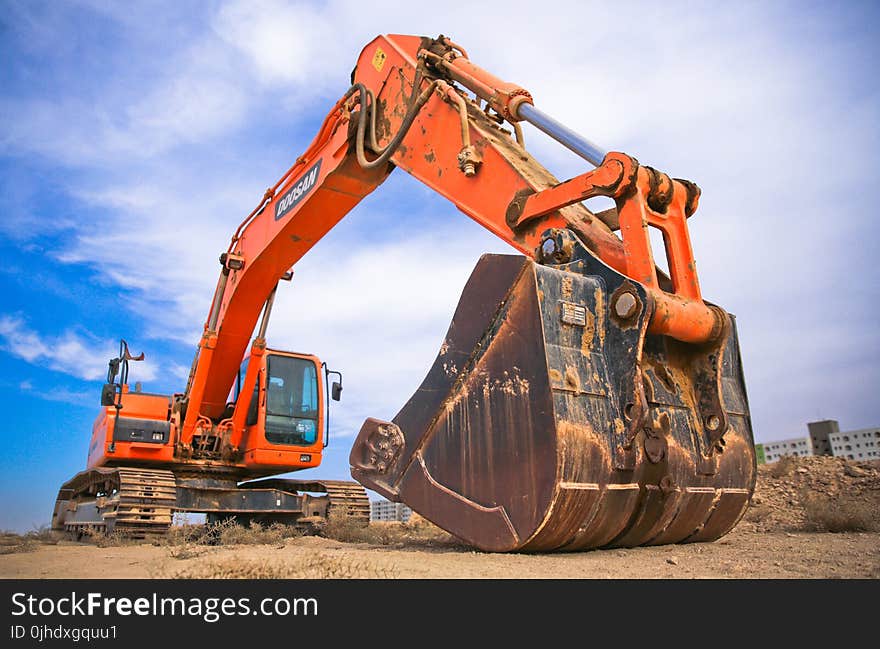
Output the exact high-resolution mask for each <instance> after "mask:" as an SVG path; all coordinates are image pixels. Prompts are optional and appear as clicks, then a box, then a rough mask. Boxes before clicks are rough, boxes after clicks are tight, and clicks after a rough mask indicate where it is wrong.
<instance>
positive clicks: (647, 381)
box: [100, 35, 755, 551]
mask: <svg viewBox="0 0 880 649" xmlns="http://www.w3.org/2000/svg"><path fill="white" fill-rule="evenodd" d="M522 121H526V122H529V123H531V124H532V125H534V126H535V127H536V128H538V129H540V130H541V131H543V132H545V133H546V134H548V135H549V136H551V137H552V138H554V139H556V140H557V141H558V142H560V143H561V144H562V145H563V146H566V147H567V148H569V149H571V150H572V151H574V152H575V153H577V154H578V155H580V156H581V157H582V158H584V159H585V161H587V162H588V163H589V164H590V166H591V167H595V168H594V169H592V168H591V169H588V170H587V171H585V172H584V173H582V174H580V175H578V176H576V177H574V178H571V179H569V180H566V181H565V182H559V181H558V180H557V179H556V178H555V177H554V176H553V175H552V174H551V173H550V172H549V171H547V169H545V168H544V167H543V166H542V165H541V164H540V163H539V162H538V161H537V160H536V159H534V158H533V157H532V155H531V154H530V153H529V152H528V151H527V150H526V148H525V145H524V142H523V137H522V129H521V127H520V122H522ZM398 167H399V168H401V169H403V170H404V171H406V172H407V173H409V174H411V175H412V176H413V177H415V178H417V179H418V180H419V181H421V182H422V183H423V184H425V185H426V186H427V187H429V188H430V189H432V190H433V191H435V192H437V193H438V194H440V195H441V196H444V197H445V198H447V199H448V200H450V201H451V202H452V203H453V204H454V205H455V206H456V207H457V208H458V209H459V210H460V211H462V212H463V213H464V214H466V215H467V216H468V217H470V218H472V219H473V220H475V221H476V222H477V223H479V224H480V225H482V226H483V227H485V228H486V229H488V230H489V231H490V232H492V233H493V234H495V235H496V236H498V237H499V238H501V239H502V240H503V241H505V242H507V243H508V244H510V245H511V246H512V247H513V248H514V249H515V250H517V251H519V252H520V253H521V254H519V255H486V256H484V257H483V258H482V259H481V260H480V262H479V264H478V265H477V267H476V269H475V270H474V272H473V274H472V276H471V278H470V280H469V281H468V284H467V286H466V287H465V290H464V293H463V294H462V297H461V300H460V302H459V305H458V308H457V310H456V313H455V316H454V318H453V321H452V324H451V325H450V328H449V331H448V333H447V336H446V339H445V340H444V342H443V344H442V345H441V349H440V353H439V355H438V357H437V360H436V361H435V363H434V366H433V367H432V368H431V370H430V372H429V373H428V376H427V377H426V378H425V380H424V382H423V384H422V386H421V387H420V388H419V390H418V391H417V392H416V394H415V395H414V396H413V397H412V398H411V399H410V401H409V402H408V403H407V404H406V405H405V406H404V407H403V409H402V410H401V411H400V412H399V413H398V414H397V416H396V417H395V418H394V419H393V421H390V422H385V421H380V420H376V419H368V420H367V421H366V422H365V424H364V426H363V427H362V429H361V431H360V433H359V435H358V437H357V439H356V441H355V443H354V445H353V448H352V450H351V455H350V464H351V472H352V476H353V477H354V478H355V479H356V480H358V481H359V482H360V483H361V484H363V485H364V486H366V487H368V488H371V489H374V490H375V491H377V492H379V493H381V494H383V495H385V496H386V497H387V498H389V499H392V500H395V501H403V502H405V503H407V504H409V505H410V506H411V507H412V508H413V509H414V510H415V511H417V512H419V513H420V514H422V515H423V516H424V517H425V518H427V519H429V520H431V521H433V522H435V523H437V524H438V525H440V526H441V527H444V528H445V529H447V530H448V531H450V532H452V533H453V534H455V535H457V536H459V537H460V538H462V539H464V540H465V541H467V542H469V543H471V544H473V545H475V546H478V547H480V548H483V549H487V550H499V551H509V550H542V551H543V550H558V549H562V550H571V549H584V548H590V547H600V546H605V545H626V546H630V545H639V544H644V543H666V542H678V541H702V540H712V539H715V538H718V537H719V536H721V535H722V534H724V533H726V532H727V531H728V530H730V529H731V528H732V527H733V525H735V524H736V522H737V520H739V518H740V517H741V516H742V514H743V513H744V511H745V508H746V507H747V505H748V501H749V498H750V496H751V493H752V491H753V489H754V481H755V456H754V444H753V440H752V433H751V424H750V419H749V412H748V403H747V399H746V393H745V385H744V381H743V376H742V369H741V363H740V356H739V347H738V339H737V335H736V327H735V322H734V319H733V318H732V316H731V315H730V314H728V313H727V312H725V311H724V310H723V309H721V308H719V307H717V306H715V305H711V304H709V303H707V302H705V301H704V300H703V297H702V293H701V289H700V285H699V281H698V278H697V273H696V264H695V261H694V255H693V251H692V247H691V241H690V236H689V233H688V227H687V219H688V218H690V217H691V216H692V215H693V214H694V213H695V211H696V209H697V206H698V203H699V195H700V191H699V188H698V187H697V186H696V185H695V184H693V183H691V182H689V181H686V180H681V179H673V178H671V177H669V176H668V175H666V174H665V173H662V172H660V171H657V170H655V169H653V168H651V167H647V166H644V165H641V164H639V162H638V161H637V160H636V159H635V158H633V157H631V156H629V155H626V154H624V153H620V152H614V151H612V152H606V151H604V150H602V149H601V148H600V147H598V146H597V145H595V144H593V143H592V142H589V141H588V140H586V139H585V138H583V137H581V136H579V135H577V134H576V133H574V132H572V131H571V130H570V129H568V128H567V127H565V126H564V125H562V124H560V123H558V122H556V121H555V120H553V119H552V118H551V117H550V116H548V115H546V114H545V113H544V112H542V111H541V110H540V109H539V108H537V107H536V106H535V102H534V100H533V98H532V96H531V94H530V93H529V92H528V91H527V90H525V89H524V88H522V87H520V86H518V85H516V84H512V83H509V82H506V81H503V80H501V79H499V78H497V77H495V76H494V75H492V74H491V73H489V72H487V71H485V70H483V69H482V68H480V67H479V66H477V65H476V64H474V63H473V62H472V61H471V60H470V58H469V57H468V55H467V53H466V52H465V50H464V49H463V48H462V47H461V46H460V45H458V44H456V43H454V42H453V41H451V40H449V39H448V38H446V37H443V36H440V37H439V38H436V39H432V38H427V37H419V36H403V35H387V36H379V37H377V38H376V39H374V40H373V41H372V42H371V43H369V44H368V45H367V46H366V47H365V48H364V50H363V52H362V53H361V55H360V57H359V59H358V62H357V66H356V67H355V69H354V71H353V72H352V78H351V86H350V88H349V89H348V90H347V91H346V92H345V93H344V94H343V96H342V97H341V98H340V99H339V101H338V102H337V103H336V104H335V105H334V106H333V108H332V109H331V111H330V112H329V113H328V115H327V117H326V119H325V120H324V122H323V124H322V126H321V128H320V130H319V132H318V135H317V136H316V137H315V140H314V141H313V142H312V144H311V145H310V146H309V148H308V149H307V150H306V152H305V153H303V154H302V155H301V156H300V157H299V158H297V159H296V162H295V163H294V165H293V166H292V167H291V168H290V169H289V170H288V171H287V172H286V173H285V174H283V175H282V177H281V178H280V179H279V180H278V182H277V183H276V184H275V185H274V186H272V187H270V188H269V189H268V190H267V191H266V193H265V195H264V196H263V198H262V200H261V201H260V203H259V204H258V206H257V207H256V208H255V209H254V211H253V212H252V213H251V214H250V215H248V217H247V218H246V219H245V220H244V221H243V222H242V223H241V225H240V226H239V227H238V229H237V230H236V232H235V234H234V235H233V237H232V239H231V242H230V245H229V247H228V249H227V250H226V252H224V253H223V254H222V255H221V257H220V262H221V272H220V276H219V279H218V282H217V286H216V290H215V293H214V298H213V300H212V303H211V307H210V309H209V311H208V316H207V319H206V321H205V326H204V332H203V334H202V338H201V340H200V342H199V347H198V351H197V353H196V357H195V359H194V361H193V366H192V370H191V372H190V376H189V380H188V383H187V387H186V390H185V392H183V393H181V394H179V395H175V397H174V399H173V403H172V404H171V407H170V409H169V415H168V417H169V423H168V426H167V428H168V430H169V431H170V432H169V435H170V439H172V440H173V443H169V445H168V446H167V448H166V450H165V455H166V456H167V457H165V456H163V457H165V461H166V463H168V462H171V463H173V462H191V461H193V460H196V459H198V458H199V453H200V449H206V448H209V447H210V448H212V449H218V448H222V451H212V452H214V453H215V455H212V456H210V460H211V461H212V462H214V461H215V460H218V459H219V460H220V461H221V463H222V462H223V461H225V462H227V463H231V464H234V465H235V470H237V471H250V472H251V473H252V474H262V475H267V474H268V473H269V472H270V471H269V470H267V466H265V465H264V464H261V462H270V460H269V459H268V458H277V457H281V456H282V455H283V451H281V450H275V449H270V451H265V450H261V449H259V448H255V447H254V444H255V442H254V436H255V435H257V436H259V435H262V434H263V433H264V432H265V434H266V435H268V434H269V431H268V428H266V430H265V431H263V429H261V428H260V429H248V428H247V427H248V425H250V424H249V422H251V421H253V420H254V419H253V412H254V408H255V407H256V406H255V400H258V402H259V408H260V409H261V410H260V412H265V413H269V411H270V410H271V409H272V407H271V404H270V405H269V406H267V405H266V396H265V395H266V385H267V384H266V381H267V375H268V374H269V373H270V372H271V364H269V365H267V361H266V356H267V354H268V356H269V358H270V359H271V357H272V354H270V353H269V352H268V351H267V350H266V345H265V331H266V322H267V320H268V316H269V312H270V310H271V306H272V301H273V298H274V294H275V290H276V287H277V285H278V282H279V281H280V280H281V279H285V278H289V277H290V276H291V274H292V268H293V267H294V265H295V264H296V263H297V261H299V259H301V258H302V257H303V255H305V254H306V253H307V252H308V251H309V250H310V249H311V248H312V246H314V245H315V244H316V243H317V242H318V241H319V240H320V239H321V238H322V237H323V236H324V235H325V234H326V233H327V232H329V231H330V230H331V229H332V228H333V226H334V225H336V223H338V222H339V221H340V220H341V219H342V218H343V217H344V216H345V215H346V214H347V213H348V212H349V211H350V210H351V209H353V208H354V207H355V206H356V205H357V203H358V202H359V201H360V200H361V199H362V198H364V197H365V196H366V195H367V194H369V193H370V192H371V191H373V190H374V189H375V188H376V187H378V186H379V185H380V184H381V183H382V182H383V181H384V180H385V178H387V177H388V175H389V174H390V173H391V172H392V171H393V170H394V169H395V168H398ZM600 196H601V197H606V198H609V199H611V200H613V201H614V203H615V208H614V209H611V210H606V211H604V212H601V213H595V214H594V213H593V212H591V211H590V210H589V209H587V207H586V206H585V205H584V201H586V200H588V199H590V198H594V197H600ZM648 228H655V229H657V230H659V231H660V232H661V233H662V235H663V240H664V244H665V250H664V253H665V257H666V260H667V262H668V268H669V275H668V276H667V275H666V274H665V273H663V272H660V271H658V269H657V264H656V263H655V259H654V252H653V250H652V248H651V242H650V238H649V234H648V232H649V230H648ZM261 310H262V312H263V318H262V322H261V324H260V326H259V329H258V333H257V335H256V337H255V338H254V339H253V341H252V340H251V336H252V334H253V332H254V330H255V328H257V322H258V319H259V317H260V312H261ZM249 345H250V347H249ZM276 355H277V353H276ZM245 357H249V358H250V364H249V365H248V366H247V368H246V370H244V369H243V368H242V367H241V363H242V359H243V358H245ZM279 362H280V361H279ZM291 362H293V361H291ZM297 362H303V363H306V365H307V366H308V364H309V363H312V364H313V365H314V367H318V361H317V359H315V358H314V357H305V356H303V357H301V358H300V361H297ZM297 367H299V366H297ZM261 377H262V378H261ZM269 379H271V377H269ZM281 383H284V381H283V380H282V381H281ZM233 388H234V394H235V395H236V398H235V400H234V402H232V403H227V397H228V395H229V394H230V391H231V390H233ZM315 390H316V391H318V388H315ZM321 394H322V398H323V391H322V390H321ZM161 406H162V404H158V405H156V406H155V407H156V408H160V407H161ZM151 407H152V406H151ZM267 408H268V410H267ZM270 414H271V413H270ZM315 417H316V419H315V424H314V425H315V426H317V428H318V429H320V428H321V427H322V426H323V420H322V419H321V417H320V416H318V415H316V416H315ZM267 421H268V420H267ZM266 425H267V426H268V423H267V424H266ZM310 425H311V424H310ZM255 431H256V432H255ZM258 433H259V435H258ZM291 434H292V433H291ZM162 435H165V432H162ZM157 439H158V438H157ZM161 439H162V440H164V439H166V438H165V437H162V438H161ZM285 439H286V438H285ZM210 440H214V441H213V442H212V441H210ZM309 440H310V442H309V443H312V444H314V445H315V447H314V449H313V450H314V453H312V452H311V450H310V452H309V453H305V454H301V456H300V457H302V458H307V459H304V460H303V461H302V462H303V463H299V464H297V463H296V462H295V460H291V462H293V463H294V464H291V467H292V468H304V467H305V466H307V465H314V464H315V463H316V462H317V461H319V457H318V456H319V453H320V448H319V445H320V439H319V438H318V439H315V438H314V437H310V438H309ZM289 456H290V457H292V458H295V457H296V453H293V452H291V453H290V455H289ZM261 458H262V459H261ZM315 458H318V459H315ZM271 462H282V461H281V460H277V459H276V460H271ZM308 462H311V464H308ZM277 466H280V464H279V465H277ZM100 479H103V478H100ZM120 479H121V478H120ZM178 488H180V487H179V484H178Z"/></svg>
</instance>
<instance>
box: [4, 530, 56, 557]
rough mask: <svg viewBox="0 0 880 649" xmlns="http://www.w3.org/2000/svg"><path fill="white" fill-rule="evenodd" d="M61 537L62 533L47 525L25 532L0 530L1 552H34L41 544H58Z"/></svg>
mask: <svg viewBox="0 0 880 649" xmlns="http://www.w3.org/2000/svg"><path fill="white" fill-rule="evenodd" d="M60 539H61V535H60V534H58V533H57V532H53V531H52V530H51V529H50V528H49V527H47V526H45V525H43V526H42V527H38V528H34V529H33V530H31V531H30V532H26V533H25V534H16V533H15V532H0V554H16V553H19V552H33V551H34V550H36V549H37V548H39V547H40V546H41V545H57V544H58V541H59V540H60Z"/></svg>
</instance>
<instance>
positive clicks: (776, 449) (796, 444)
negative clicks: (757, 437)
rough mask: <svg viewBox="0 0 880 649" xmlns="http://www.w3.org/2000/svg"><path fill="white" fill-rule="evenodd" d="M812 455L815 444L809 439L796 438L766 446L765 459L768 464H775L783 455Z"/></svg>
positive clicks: (770, 443) (769, 443)
mask: <svg viewBox="0 0 880 649" xmlns="http://www.w3.org/2000/svg"><path fill="white" fill-rule="evenodd" d="M812 454H813V444H812V442H811V441H810V438H809V437H795V438H793V439H783V440H780V441H778V442H768V443H766V444H764V458H765V461H767V462H775V461H776V460H778V459H779V458H781V457H782V456H783V455H794V456H797V457H806V456H807V455H812Z"/></svg>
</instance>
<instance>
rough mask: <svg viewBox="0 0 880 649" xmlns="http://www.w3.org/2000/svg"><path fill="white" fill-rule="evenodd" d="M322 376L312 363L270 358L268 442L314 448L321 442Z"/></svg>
mask: <svg viewBox="0 0 880 649" xmlns="http://www.w3.org/2000/svg"><path fill="white" fill-rule="evenodd" d="M318 413H319V404H318V372H317V367H316V366H315V364H314V363H313V362H312V361H309V360H306V359H304V358H292V357H290V356H279V355H276V354H270V355H269V357H268V380H267V382H266V441H268V442H270V443H272V444H293V445H299V446H305V445H312V444H314V443H315V442H316V441H317V439H318Z"/></svg>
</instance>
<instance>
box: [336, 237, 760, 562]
mask: <svg viewBox="0 0 880 649" xmlns="http://www.w3.org/2000/svg"><path fill="white" fill-rule="evenodd" d="M621 292H630V293H631V295H632V297H633V298H634V300H630V301H629V302H634V303H635V306H634V308H633V312H632V313H627V314H624V315H626V316H627V317H625V318H623V317H621V316H620V315H619V314H618V313H617V312H616V311H615V310H612V309H609V304H611V303H613V300H614V298H615V297H616V296H619V295H620V293H621ZM650 316H651V299H650V297H649V296H648V295H647V294H646V292H645V291H644V290H643V289H642V288H641V287H640V285H638V284H637V283H634V282H632V281H631V280H628V279H627V278H626V277H624V276H622V275H620V274H619V273H617V272H616V271H614V270H612V269H610V268H609V267H607V266H605V265H604V264H603V263H602V262H601V261H599V260H597V259H596V258H595V257H593V256H592V255H591V254H590V253H589V252H588V251H586V249H585V248H583V247H582V246H580V245H578V246H577V250H576V252H575V254H574V255H573V256H572V257H571V260H570V262H569V263H566V264H564V265H556V266H552V265H541V264H537V263H535V262H533V261H531V260H530V259H527V258H525V257H522V256H513V255H484V256H483V257H482V258H481V259H480V261H479V263H478V264H477V266H476V268H475V269H474V271H473V273H472V274H471V277H470V279H469V280H468V283H467V285H466V287H465V289H464V292H463V293H462V296H461V299H460V301H459V304H458V307H457V309H456V312H455V316H454V318H453V320H452V324H451V325H450V327H449V331H448V333H447V335H446V339H445V341H444V342H443V345H442V347H441V349H440V354H439V355H438V357H437V359H436V361H435V362H434V365H433V367H432V368H431V370H430V371H429V373H428V375H427V377H426V378H425V380H424V381H423V383H422V385H421V387H419V389H418V391H417V392H416V393H415V395H413V397H412V398H411V399H410V400H409V402H408V403H407V404H406V405H405V406H404V407H403V409H402V410H401V411H400V412H399V413H398V414H397V416H396V417H395V418H394V420H393V422H382V421H378V420H375V419H368V420H367V421H366V422H365V423H364V425H363V427H362V428H361V430H360V433H359V434H358V437H357V440H356V441H355V444H354V446H353V448H352V451H351V456H350V464H351V474H352V476H353V477H354V479H356V480H357V481H358V482H360V483H361V484H363V485H364V486H365V487H367V488H369V489H373V490H375V491H377V492H379V493H380V494H382V495H383V496H385V497H386V498H388V499H390V500H392V501H396V502H401V501H402V502H404V503H406V504H407V505H409V506H410V507H411V508H412V509H413V510H414V511H416V512H418V513H419V514H421V515H422V516H424V517H425V518H426V519H428V520H430V521H432V522H434V523H435V524H437V525H439V526H440V527H442V528H443V529H445V530H447V531H449V532H450V533H452V534H454V535H455V536H457V537H459V538H461V539H462V540H464V541H466V542H467V543H469V544H471V545H474V546H476V547H478V548H480V549H483V550H488V551H516V550H521V551H554V550H556V551H569V550H584V549H588V548H597V547H606V546H621V547H631V546H637V545H644V544H662V543H676V542H684V541H687V542H693V541H711V540H714V539H717V538H718V537H720V536H722V535H723V534H725V533H727V532H728V531H729V530H730V529H731V528H732V527H733V526H734V525H735V524H736V523H737V521H738V520H739V519H740V517H741V516H742V514H743V513H744V512H745V509H746V508H747V506H748V502H749V499H750V497H751V494H752V492H753V490H754V484H755V473H756V472H755V453H754V443H753V440H752V432H751V423H750V418H749V411H748V403H747V400H746V394H745V386H744V382H743V377H742V371H741V364H740V355H739V348H738V343H737V336H736V328H735V325H734V323H733V319H732V318H729V320H728V326H727V327H726V331H725V333H724V335H723V336H722V339H721V340H719V341H718V342H717V343H715V344H714V345H709V346H703V347H695V346H692V345H685V344H682V343H678V342H677V341H674V340H672V339H668V338H665V337H655V336H651V335H648V334H647V333H646V331H647V323H648V321H649V318H650ZM713 403H714V404H716V405H720V409H719V410H716V411H714V412H715V413H716V414H713V415H712V416H710V417H706V416H701V414H705V412H708V411H709V410H708V409H709V408H710V406H711V404H713ZM707 404H709V405H707Z"/></svg>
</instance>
